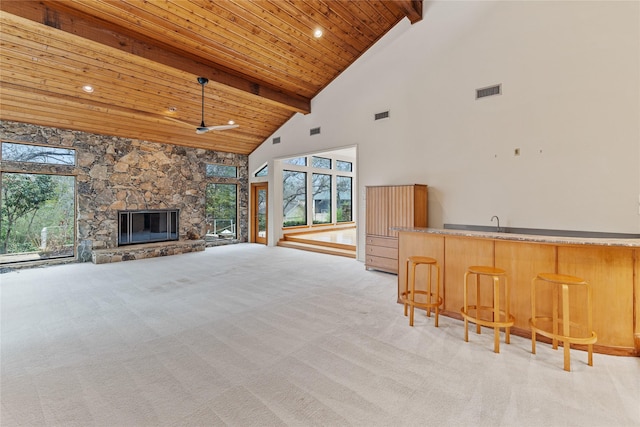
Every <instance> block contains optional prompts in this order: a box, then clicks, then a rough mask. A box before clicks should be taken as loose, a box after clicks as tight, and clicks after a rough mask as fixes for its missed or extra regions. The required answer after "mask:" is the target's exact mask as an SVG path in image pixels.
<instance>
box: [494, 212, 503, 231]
mask: <svg viewBox="0 0 640 427" xmlns="http://www.w3.org/2000/svg"><path fill="white" fill-rule="evenodd" d="M493 218H495V219H496V221H498V227H497V229H496V231H497V232H498V233H499V232H500V231H502V230H501V229H500V218H498V215H494V216H492V217H491V222H493Z"/></svg>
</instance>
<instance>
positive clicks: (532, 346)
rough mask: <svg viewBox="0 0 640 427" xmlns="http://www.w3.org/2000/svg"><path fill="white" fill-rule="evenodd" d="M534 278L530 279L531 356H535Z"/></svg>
mask: <svg viewBox="0 0 640 427" xmlns="http://www.w3.org/2000/svg"><path fill="white" fill-rule="evenodd" d="M535 319H536V278H535V277H534V278H533V279H531V320H529V322H530V323H531V354H536V329H535V327H534V326H535V325H534V324H535V321H536V320H535Z"/></svg>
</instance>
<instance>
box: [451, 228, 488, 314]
mask: <svg viewBox="0 0 640 427" xmlns="http://www.w3.org/2000/svg"><path fill="white" fill-rule="evenodd" d="M444 257H445V263H444V269H445V271H446V273H445V284H444V287H445V292H446V295H447V299H445V301H444V308H445V310H446V311H449V312H453V313H455V315H456V317H460V308H462V305H463V304H464V292H463V290H464V288H463V285H464V273H466V272H467V268H469V266H471V265H488V266H493V240H488V239H487V240H484V239H467V238H465V237H453V236H447V237H446V240H445V248H444ZM488 280H489V278H488V277H483V278H482V281H481V285H482V286H481V290H482V294H481V298H483V299H484V301H491V299H492V295H493V292H492V289H493V288H492V286H491V285H488V284H489V282H488ZM485 282H486V283H485ZM470 288H473V289H470V292H469V297H470V298H472V299H473V300H475V287H470Z"/></svg>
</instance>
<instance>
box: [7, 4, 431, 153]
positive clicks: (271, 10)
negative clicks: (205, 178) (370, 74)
mask: <svg viewBox="0 0 640 427" xmlns="http://www.w3.org/2000/svg"><path fill="white" fill-rule="evenodd" d="M405 17H407V18H408V19H409V20H411V22H416V21H418V20H420V19H421V18H422V0H386V1H373V0H371V1H369V0H326V1H321V0H304V1H302V0H221V1H208V0H168V1H162V0H150V1H141V0H120V1H113V0H82V1H79V0H63V1H48V0H47V1H12V0H2V1H0V18H1V20H0V34H1V40H0V41H1V50H0V55H1V56H0V103H1V109H0V119H1V120H13V121H18V122H28V123H34V124H39V125H44V126H52V127H60V128H65V129H74V130H80V131H86V132H93V133H100V134H106V135H116V136H121V137H127V138H134V139H144V140H148V141H156V142H162V143H170V144H176V145H184V146H190V147H199V148H207V149H211V150H217V151H225V152H233V153H240V154H249V153H251V152H252V151H253V150H254V149H255V148H256V147H257V146H258V145H260V144H261V143H262V142H263V141H264V140H265V139H266V138H268V137H269V136H270V135H271V134H272V133H273V132H275V131H276V130H277V129H278V128H279V127H280V126H282V125H283V124H284V123H285V122H286V121H287V120H288V119H289V118H290V117H291V116H292V115H293V114H295V113H297V112H299V113H303V114H306V113H309V112H310V108H311V107H310V100H311V98H313V96H315V95H316V94H317V93H318V92H320V91H321V90H322V89H323V88H324V87H325V86H326V85H327V84H329V83H330V82H331V81H332V80H333V79H334V78H336V76H338V75H339V74H340V73H341V72H342V71H343V70H345V69H346V68H347V67H348V66H349V65H350V64H351V63H352V62H354V61H355V60H356V59H357V58H358V57H359V56H360V55H362V53H363V52H365V51H366V50H367V49H368V48H369V47H371V46H372V45H373V44H374V43H375V42H376V41H377V40H378V39H379V38H380V37H382V36H383V35H384V34H385V33H386V32H388V31H389V30H390V29H391V28H392V27H393V26H394V25H395V24H397V23H398V22H399V21H400V20H402V19H403V18H405ZM316 29H321V30H322V31H323V35H322V37H320V38H315V37H314V31H315V30H316ZM198 76H203V77H207V78H208V79H209V80H210V81H209V84H208V85H206V86H205V110H204V121H205V124H206V125H207V126H212V125H220V124H226V123H227V122H228V121H229V120H233V121H235V123H236V124H238V125H239V127H238V128H236V129H231V130H226V131H212V132H208V133H205V134H201V135H196V133H195V128H196V126H198V125H199V124H200V121H201V114H202V109H201V93H202V92H201V90H202V87H201V86H200V85H199V84H198V81H197V77H198ZM87 84H90V85H92V86H93V87H94V92H93V93H90V94H89V93H85V92H83V91H82V89H81V88H82V86H84V85H87Z"/></svg>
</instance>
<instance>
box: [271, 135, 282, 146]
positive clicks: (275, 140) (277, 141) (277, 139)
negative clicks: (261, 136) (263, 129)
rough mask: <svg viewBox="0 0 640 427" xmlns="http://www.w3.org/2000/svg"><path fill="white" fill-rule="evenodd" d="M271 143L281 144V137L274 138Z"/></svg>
mask: <svg viewBox="0 0 640 427" xmlns="http://www.w3.org/2000/svg"><path fill="white" fill-rule="evenodd" d="M271 142H273V143H274V144H280V137H279V136H276V137H275V138H273V139H272V140H271Z"/></svg>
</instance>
